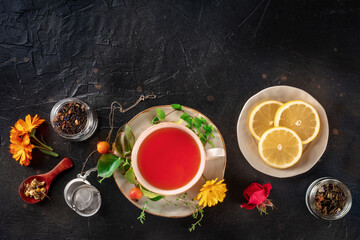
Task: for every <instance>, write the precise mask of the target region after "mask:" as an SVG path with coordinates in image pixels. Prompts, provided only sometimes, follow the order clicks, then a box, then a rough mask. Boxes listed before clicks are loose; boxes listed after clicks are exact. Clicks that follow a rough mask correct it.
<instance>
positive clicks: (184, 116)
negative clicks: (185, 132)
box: [180, 113, 192, 127]
mask: <svg viewBox="0 0 360 240" xmlns="http://www.w3.org/2000/svg"><path fill="white" fill-rule="evenodd" d="M180 118H181V119H183V120H184V121H185V122H187V123H188V124H189V125H190V127H191V126H192V121H191V117H190V115H189V114H187V113H183V114H182V115H181V116H180Z"/></svg>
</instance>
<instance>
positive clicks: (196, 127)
mask: <svg viewBox="0 0 360 240" xmlns="http://www.w3.org/2000/svg"><path fill="white" fill-rule="evenodd" d="M171 107H172V108H173V110H172V111H171V112H169V113H167V114H165V112H164V111H163V110H162V109H161V108H158V109H156V113H157V116H155V117H154V118H153V119H152V120H151V122H150V123H151V124H152V125H156V124H158V123H161V122H162V121H164V120H165V118H166V117H167V116H169V115H170V114H172V113H173V112H175V111H180V112H182V114H181V116H180V119H182V120H183V121H185V122H186V123H187V125H186V127H187V128H189V129H190V130H192V131H193V132H194V133H195V134H197V135H198V136H199V138H200V141H201V142H202V144H203V145H204V146H205V145H206V144H207V143H209V144H210V145H211V146H212V147H215V146H214V143H213V142H212V141H211V140H210V139H212V138H215V136H214V134H213V133H214V131H215V129H214V127H213V126H212V125H210V124H208V123H207V122H206V119H205V118H204V117H200V118H198V117H193V116H191V115H189V114H188V113H186V112H185V111H184V110H183V107H182V106H181V105H180V104H171Z"/></svg>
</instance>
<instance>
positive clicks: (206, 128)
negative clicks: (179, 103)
mask: <svg viewBox="0 0 360 240" xmlns="http://www.w3.org/2000/svg"><path fill="white" fill-rule="evenodd" d="M203 129H204V130H205V131H210V132H212V131H214V127H213V126H212V125H203Z"/></svg>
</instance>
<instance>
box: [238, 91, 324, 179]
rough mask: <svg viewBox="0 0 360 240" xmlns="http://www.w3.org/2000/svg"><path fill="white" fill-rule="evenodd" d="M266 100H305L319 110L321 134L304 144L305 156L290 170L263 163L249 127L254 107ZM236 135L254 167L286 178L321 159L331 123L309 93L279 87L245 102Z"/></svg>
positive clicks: (304, 170)
mask: <svg viewBox="0 0 360 240" xmlns="http://www.w3.org/2000/svg"><path fill="white" fill-rule="evenodd" d="M267 100H278V101H281V102H283V103H286V102H288V101H291V100H304V101H306V102H308V103H310V104H311V105H313V106H314V107H315V109H316V110H317V112H318V113H319V117H320V132H319V134H318V136H317V137H316V138H315V140H314V141H312V142H310V143H309V144H307V145H304V150H303V155H302V156H301V159H300V160H299V162H298V163H296V164H295V165H294V166H292V167H290V168H287V169H276V168H272V167H270V166H268V165H266V164H265V163H264V162H263V160H262V159H261V157H260V155H259V152H258V142H257V140H255V138H254V137H253V136H252V135H251V132H250V130H249V125H248V122H249V116H250V113H251V111H252V109H253V108H254V107H255V106H256V105H258V104H259V103H261V102H263V101H267ZM237 137H238V143H239V147H240V150H241V152H242V154H243V155H244V157H245V159H246V160H247V161H248V162H249V164H250V165H251V166H252V167H253V168H255V169H256V170H258V171H259V172H262V173H264V174H267V175H270V176H273V177H278V178H286V177H293V176H296V175H299V174H302V173H305V172H307V171H309V170H310V169H311V168H312V167H313V166H314V165H315V164H316V163H317V161H319V159H320V157H321V156H322V154H323V153H324V151H325V149H326V145H327V142H328V138H329V124H328V119H327V116H326V112H325V110H324V108H323V107H322V106H321V104H320V103H319V102H318V101H316V99H315V98H313V97H312V96H311V95H310V94H308V93H307V92H305V91H303V90H301V89H298V88H295V87H289V86H276V87H269V88H266V89H264V90H262V91H260V92H258V93H257V94H255V95H254V96H252V97H251V98H250V99H249V100H248V101H247V102H246V103H245V105H244V107H243V109H242V110H241V113H240V116H239V120H238V124H237Z"/></svg>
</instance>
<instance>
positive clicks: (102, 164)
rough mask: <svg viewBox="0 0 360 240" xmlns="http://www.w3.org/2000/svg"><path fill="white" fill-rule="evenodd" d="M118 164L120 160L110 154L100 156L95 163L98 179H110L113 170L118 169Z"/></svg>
mask: <svg viewBox="0 0 360 240" xmlns="http://www.w3.org/2000/svg"><path fill="white" fill-rule="evenodd" d="M120 163H121V160H120V159H119V158H118V157H117V156H115V155H113V154H111V153H106V154H104V155H102V156H101V157H100V159H99V161H98V163H97V171H98V177H103V178H108V177H110V176H111V175H112V174H113V172H114V170H115V169H116V168H118V167H119V165H120Z"/></svg>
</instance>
